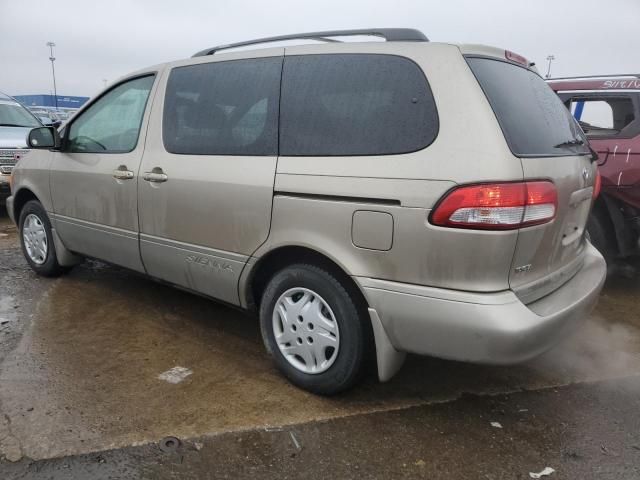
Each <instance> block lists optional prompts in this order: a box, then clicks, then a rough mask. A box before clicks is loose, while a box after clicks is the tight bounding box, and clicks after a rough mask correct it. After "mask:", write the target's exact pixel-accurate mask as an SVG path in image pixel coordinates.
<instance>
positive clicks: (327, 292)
mask: <svg viewBox="0 0 640 480" xmlns="http://www.w3.org/2000/svg"><path fill="white" fill-rule="evenodd" d="M365 321H366V319H364V318H362V315H361V314H360V312H359V310H358V308H357V306H356V303H355V302H354V300H353V299H352V298H351V297H350V296H349V294H348V293H347V289H346V288H345V287H344V286H343V285H342V284H341V283H340V281H338V280H337V279H336V278H335V277H334V276H333V275H331V274H330V273H329V272H327V271H326V270H323V269H322V268H318V267H316V266H314V265H304V264H298V265H292V266H290V267H287V268H285V269H284V270H281V271H280V272H278V273H276V274H275V275H274V276H273V278H272V279H271V280H270V281H269V283H268V284H267V287H266V289H265V291H264V294H263V295H262V301H261V302H260V328H261V332H262V339H263V341H264V343H265V347H266V348H267V351H268V352H269V353H270V354H271V355H272V357H273V360H274V363H275V365H276V367H277V368H278V369H279V370H280V371H281V372H282V373H283V374H284V375H285V376H286V377H287V378H288V379H289V380H290V381H291V382H292V383H293V384H294V385H296V386H298V387H300V388H303V389H305V390H308V391H310V392H312V393H316V394H319V395H334V394H336V393H339V392H342V391H345V390H347V389H349V388H351V387H352V386H353V385H354V384H355V383H356V382H357V381H358V380H359V378H360V377H361V375H362V373H363V371H364V367H365V364H366V361H365V359H366V351H367V348H366V346H367V345H366V343H367V335H366V329H365V325H366V324H365Z"/></svg>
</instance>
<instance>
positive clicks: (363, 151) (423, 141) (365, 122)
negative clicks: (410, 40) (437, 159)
mask: <svg viewBox="0 0 640 480" xmlns="http://www.w3.org/2000/svg"><path fill="white" fill-rule="evenodd" d="M437 133H438V115H437V112H436V106H435V102H434V99H433V95H432V94H431V89H430V88H429V84H428V83H427V79H426V78H425V75H424V73H423V72H422V70H421V69H420V67H418V65H416V64H415V63H414V62H413V61H411V60H409V59H408V58H404V57H399V56H393V55H380V54H324V55H304V56H291V57H286V58H285V61H284V68H283V73H282V99H281V106H280V155H285V156H334V155H339V156H350V155H388V154H400V153H408V152H414V151H417V150H421V149H423V148H425V147H426V146H428V145H429V144H431V142H433V140H434V139H435V138H436V135H437Z"/></svg>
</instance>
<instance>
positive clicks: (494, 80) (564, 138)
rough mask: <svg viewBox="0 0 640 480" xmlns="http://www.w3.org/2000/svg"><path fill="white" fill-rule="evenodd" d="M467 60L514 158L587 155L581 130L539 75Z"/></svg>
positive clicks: (509, 65) (483, 60) (511, 66)
mask: <svg viewBox="0 0 640 480" xmlns="http://www.w3.org/2000/svg"><path fill="white" fill-rule="evenodd" d="M466 60H467V63H468V64H469V66H470V67H471V70H472V71H473V73H474V75H475V76H476V78H477V79H478V82H479V83H480V86H481V87H482V90H483V91H484V93H485V95H486V96H487V99H488V100H489V103H490V104H491V107H492V108H493V111H494V112H495V115H496V117H497V119H498V122H499V123H500V127H501V128H502V131H503V132H504V136H505V138H506V140H507V143H508V144H509V148H510V149H511V151H512V152H513V154H514V155H516V156H520V157H536V156H561V155H587V154H590V151H589V146H588V144H587V139H586V137H585V136H584V133H583V132H582V129H581V128H580V126H579V125H578V124H577V122H576V121H575V120H574V118H573V117H572V116H571V113H570V112H569V110H567V108H566V107H565V106H564V104H563V103H562V101H561V100H560V99H559V98H558V96H557V95H556V94H555V93H554V92H553V90H552V89H551V88H550V87H549V86H548V85H547V84H546V82H545V81H544V80H543V79H542V78H541V77H540V76H539V75H538V74H536V73H535V72H533V71H531V70H528V69H526V68H523V67H519V66H516V65H514V64H512V63H508V62H504V61H500V60H492V59H488V58H486V57H467V59H466Z"/></svg>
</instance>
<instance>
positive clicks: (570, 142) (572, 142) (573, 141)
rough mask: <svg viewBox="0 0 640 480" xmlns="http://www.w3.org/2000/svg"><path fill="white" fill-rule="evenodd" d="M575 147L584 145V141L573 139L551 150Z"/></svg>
mask: <svg viewBox="0 0 640 480" xmlns="http://www.w3.org/2000/svg"><path fill="white" fill-rule="evenodd" d="M576 145H584V140H580V139H579V138H573V139H571V140H567V141H566V142H562V143H559V144H557V145H554V146H553V148H562V147H574V146H576Z"/></svg>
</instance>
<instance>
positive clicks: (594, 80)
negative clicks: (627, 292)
mask: <svg viewBox="0 0 640 480" xmlns="http://www.w3.org/2000/svg"><path fill="white" fill-rule="evenodd" d="M549 85H550V86H551V88H552V89H553V90H554V91H555V92H556V93H557V94H558V95H559V96H560V98H561V99H562V101H563V102H564V103H565V105H566V106H567V108H569V109H570V110H571V113H572V114H573V116H574V117H575V118H576V120H578V122H579V123H580V125H581V126H582V129H583V130H584V132H585V133H586V135H587V138H588V139H589V142H590V143H591V147H592V148H593V149H594V150H595V151H596V152H597V154H598V165H599V169H600V175H601V176H602V193H601V195H600V197H599V198H598V200H597V202H596V203H595V205H594V207H593V212H592V214H591V217H590V219H589V224H588V231H589V234H590V236H591V240H592V242H593V243H594V245H595V246H596V247H597V248H598V249H599V250H600V251H601V252H602V253H603V254H604V256H605V257H607V258H608V260H613V259H615V258H624V257H629V256H631V255H637V254H638V253H640V75H607V76H598V77H575V78H556V79H551V80H549Z"/></svg>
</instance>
